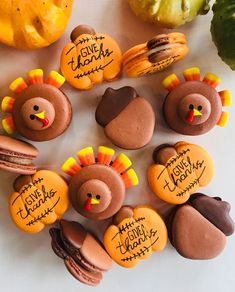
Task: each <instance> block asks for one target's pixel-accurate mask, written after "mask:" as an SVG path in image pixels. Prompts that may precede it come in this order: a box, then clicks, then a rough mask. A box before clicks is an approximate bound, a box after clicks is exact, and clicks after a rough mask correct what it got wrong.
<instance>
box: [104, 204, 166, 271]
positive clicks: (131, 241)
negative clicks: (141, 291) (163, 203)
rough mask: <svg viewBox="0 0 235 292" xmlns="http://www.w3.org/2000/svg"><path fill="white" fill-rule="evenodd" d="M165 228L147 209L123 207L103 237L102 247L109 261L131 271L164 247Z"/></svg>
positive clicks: (152, 212)
mask: <svg viewBox="0 0 235 292" xmlns="http://www.w3.org/2000/svg"><path fill="white" fill-rule="evenodd" d="M167 239H168V235H167V228H166V225H165V223H164V221H163V219H162V218H161V216H160V215H159V214H158V213H157V212H156V211H155V210H154V209H153V208H151V207H148V206H137V207H135V208H132V207H130V206H123V207H122V208H121V209H120V210H119V212H118V213H117V214H116V215H115V216H114V218H113V223H112V224H111V225H110V226H109V227H108V228H107V230H106V231H105V234H104V246H105V248H106V250H107V252H108V253H109V255H110V256H111V258H112V259H113V260H114V261H115V262H116V263H117V264H119V265H120V266H122V267H124V268H133V267H135V266H136V265H137V264H139V262H140V261H141V260H144V259H147V258H149V257H150V256H151V255H152V253H153V252H156V251H162V250H163V249H164V248H165V246H166V244H167Z"/></svg>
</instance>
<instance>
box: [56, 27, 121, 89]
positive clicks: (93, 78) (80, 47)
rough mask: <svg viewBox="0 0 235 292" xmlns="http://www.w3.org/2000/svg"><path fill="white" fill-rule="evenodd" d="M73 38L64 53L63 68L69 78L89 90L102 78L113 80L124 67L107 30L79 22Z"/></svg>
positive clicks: (72, 34)
mask: <svg viewBox="0 0 235 292" xmlns="http://www.w3.org/2000/svg"><path fill="white" fill-rule="evenodd" d="M71 40H72V42H71V43H69V44H67V45H66V46H65V47H64V49H63V52H62V55H61V63H60V68H61V72H62V74H63V75H64V76H65V78H66V80H67V82H68V83H69V84H71V85H72V86H73V87H75V88H77V89H80V90H87V89H90V88H92V87H93V86H94V85H96V84H99V83H102V82H103V81H113V80H115V79H116V78H118V76H119V75H120V72H121V69H122V52H121V50H120V48H119V45H118V44H117V43H116V41H115V40H114V39H113V38H112V37H110V36H109V35H107V34H103V33H96V32H95V31H94V29H93V28H92V27H90V26H88V25H79V26H78V27H76V28H75V29H74V30H73V32H72V33H71Z"/></svg>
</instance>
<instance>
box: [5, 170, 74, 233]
mask: <svg viewBox="0 0 235 292" xmlns="http://www.w3.org/2000/svg"><path fill="white" fill-rule="evenodd" d="M68 207H69V199H68V185H67V183H66V182H65V181H64V180H63V179H62V177H60V176H59V175H58V174H57V173H55V172H52V171H48V170H41V171H38V172H37V173H36V174H35V175H34V176H33V177H32V183H30V184H27V185H24V186H22V187H21V189H20V191H19V192H15V193H13V194H12V195H11V196H10V199H9V209H10V215H11V217H12V220H13V222H14V223H15V224H16V225H17V226H18V227H19V228H20V229H22V230H23V231H25V232H28V233H36V232H39V231H41V230H42V229H43V228H44V227H45V226H46V225H48V224H52V223H54V222H55V221H56V220H57V219H59V218H60V217H61V216H62V215H63V214H64V213H65V212H66V211H67V209H68Z"/></svg>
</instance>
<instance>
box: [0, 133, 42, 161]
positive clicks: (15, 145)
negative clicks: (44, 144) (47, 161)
mask: <svg viewBox="0 0 235 292" xmlns="http://www.w3.org/2000/svg"><path fill="white" fill-rule="evenodd" d="M38 152H39V151H38V149H37V148H36V147H34V146H33V145H31V144H29V143H27V142H24V141H21V140H18V139H13V138H11V137H8V136H2V135H0V154H7V153H9V154H11V156H16V157H19V156H22V155H23V156H25V157H32V158H34V157H36V156H38Z"/></svg>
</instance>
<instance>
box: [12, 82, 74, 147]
mask: <svg viewBox="0 0 235 292" xmlns="http://www.w3.org/2000/svg"><path fill="white" fill-rule="evenodd" d="M38 97H40V98H41V99H45V100H46V101H47V102H49V103H50V104H51V105H52V106H53V108H54V113H55V114H53V113H52V112H51V107H50V108H49V109H48V110H49V111H50V112H51V116H52V117H53V122H52V123H51V125H50V126H49V127H45V129H43V130H33V129H32V128H31V127H30V125H29V124H27V123H26V122H25V117H24V116H23V115H22V107H23V106H24V104H25V103H26V102H28V101H29V100H31V99H33V98H38ZM35 106H37V105H35ZM31 110H32V112H31V114H32V115H33V114H35V113H37V112H36V111H35V110H34V108H32V109H31ZM44 110H45V111H46V110H47V109H44V108H43V109H39V111H44ZM25 111H26V109H24V111H23V112H25ZM27 112H28V110H27ZM46 114H47V113H46ZM29 117H30V115H29ZM13 119H14V123H15V127H16V130H17V132H18V133H19V134H21V135H22V136H24V137H26V138H27V139H29V140H32V141H38V142H41V141H48V140H52V139H54V138H56V137H58V136H59V135H61V134H62V133H63V132H64V131H65V130H66V129H67V128H68V126H69V125H70V122H71V119H72V107H71V103H70V101H69V99H68V98H67V97H66V96H65V95H64V94H63V92H62V91H60V90H59V89H58V88H56V87H54V86H51V85H49V84H36V85H31V86H30V87H28V88H26V89H25V90H24V91H23V92H22V93H21V94H20V95H19V96H18V97H17V99H16V101H15V104H14V108H13ZM36 122H37V121H36V120H35V123H36ZM49 123H50V121H49Z"/></svg>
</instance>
